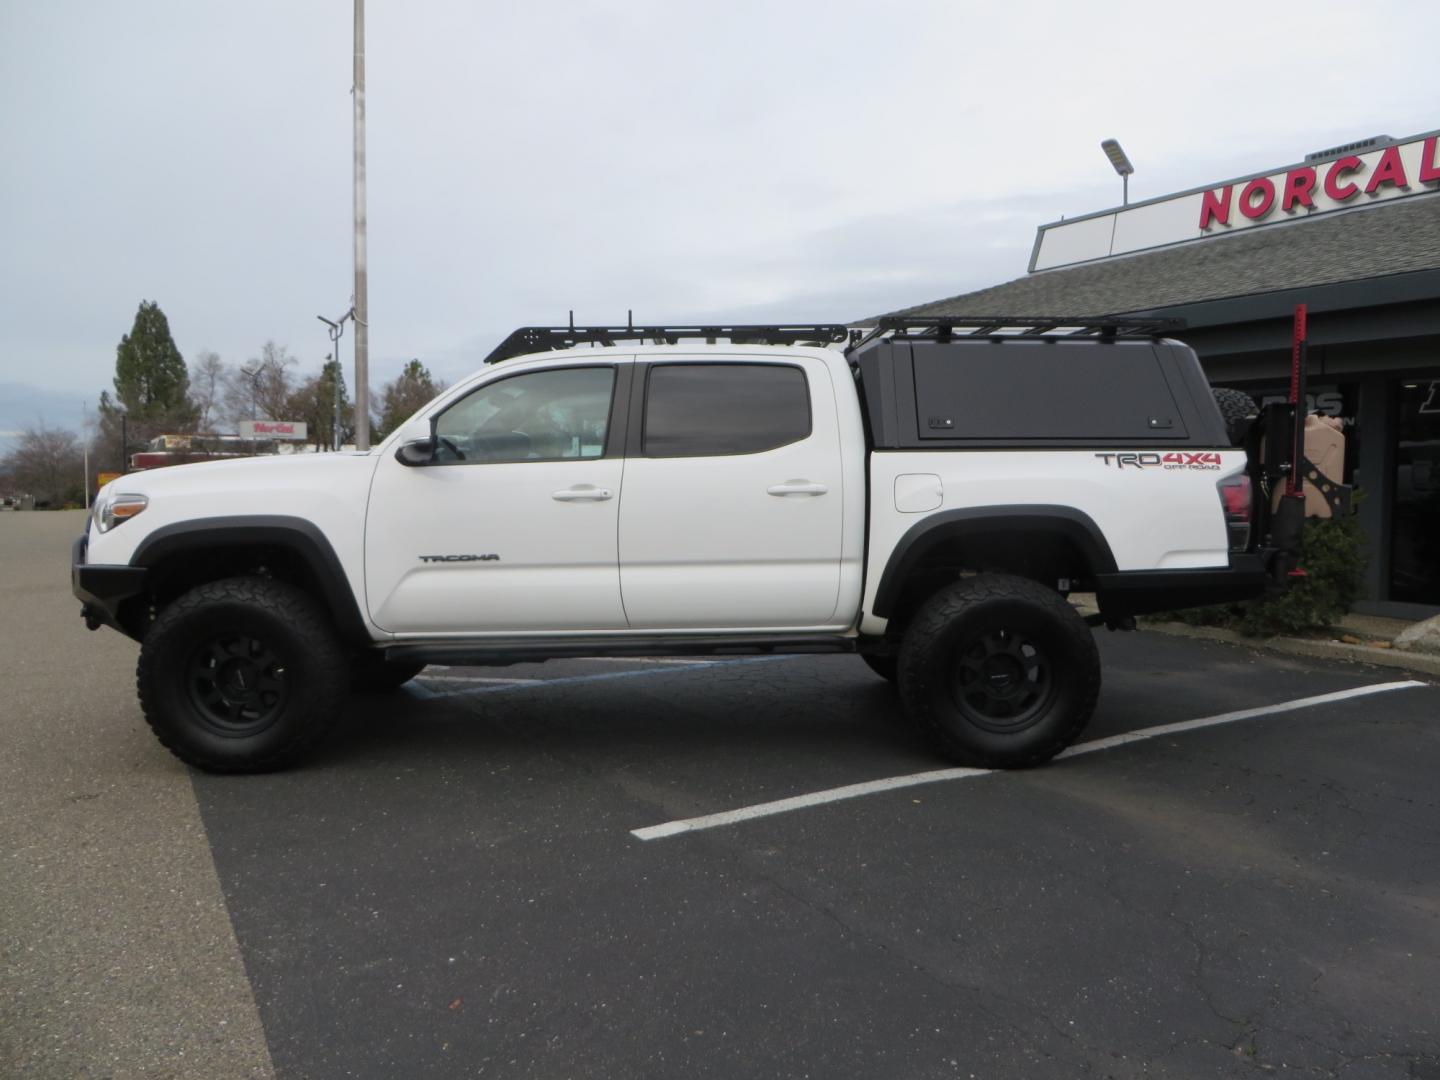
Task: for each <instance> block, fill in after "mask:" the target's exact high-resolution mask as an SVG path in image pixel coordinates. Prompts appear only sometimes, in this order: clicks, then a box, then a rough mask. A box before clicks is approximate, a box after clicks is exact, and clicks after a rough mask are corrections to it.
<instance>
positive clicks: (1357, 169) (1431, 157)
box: [1200, 135, 1440, 230]
mask: <svg viewBox="0 0 1440 1080" xmlns="http://www.w3.org/2000/svg"><path fill="white" fill-rule="evenodd" d="M1436 144H1437V139H1436V137H1435V136H1433V135H1432V136H1431V137H1430V138H1428V139H1426V140H1425V141H1424V142H1423V143H1421V144H1420V153H1419V158H1418V161H1417V162H1415V163H1414V165H1413V166H1412V168H1411V169H1409V170H1407V168H1406V163H1405V156H1404V155H1402V153H1401V150H1402V149H1408V147H1401V146H1388V147H1386V148H1385V149H1384V150H1383V151H1381V152H1380V157H1379V160H1378V161H1376V162H1375V163H1374V166H1373V168H1372V167H1369V166H1367V165H1366V163H1365V161H1364V160H1363V159H1361V158H1358V157H1356V156H1355V155H1353V154H1350V155H1347V156H1345V157H1341V158H1336V159H1335V160H1334V161H1331V162H1329V163H1327V164H1324V165H1319V166H1311V165H1302V166H1300V167H1299V168H1295V169H1291V170H1290V171H1289V172H1287V173H1285V174H1284V177H1283V179H1278V180H1277V178H1275V177H1270V176H1257V177H1255V179H1253V180H1250V181H1248V182H1247V183H1246V184H1245V185H1244V186H1243V187H1241V188H1240V193H1239V196H1238V197H1236V195H1235V188H1236V185H1235V184H1226V185H1225V186H1224V187H1223V188H1214V189H1212V190H1210V191H1207V192H1204V193H1203V194H1202V195H1201V200H1200V228H1201V229H1206V230H1208V229H1210V228H1212V227H1213V226H1215V225H1229V224H1230V223H1231V219H1230V215H1231V212H1232V211H1235V210H1238V211H1239V212H1240V214H1241V216H1242V217H1244V218H1247V219H1248V220H1250V221H1263V220H1264V219H1265V218H1267V217H1269V216H1270V215H1271V214H1272V213H1274V212H1275V210H1276V209H1277V208H1278V209H1279V210H1281V211H1283V212H1284V213H1287V214H1293V213H1294V212H1295V211H1297V210H1300V209H1302V208H1303V209H1305V210H1335V209H1339V207H1340V206H1343V205H1345V204H1346V203H1349V202H1352V201H1353V200H1354V199H1355V198H1356V197H1357V196H1358V195H1359V194H1360V193H1361V191H1364V193H1365V194H1366V195H1380V194H1382V193H1383V192H1384V191H1385V189H1386V188H1393V189H1395V190H1396V191H1408V190H1409V189H1410V187H1411V183H1412V181H1413V182H1414V183H1415V184H1433V183H1437V182H1440V160H1437V153H1440V147H1437V145H1436ZM1412 145H1413V144H1412ZM1317 200H1318V201H1317Z"/></svg>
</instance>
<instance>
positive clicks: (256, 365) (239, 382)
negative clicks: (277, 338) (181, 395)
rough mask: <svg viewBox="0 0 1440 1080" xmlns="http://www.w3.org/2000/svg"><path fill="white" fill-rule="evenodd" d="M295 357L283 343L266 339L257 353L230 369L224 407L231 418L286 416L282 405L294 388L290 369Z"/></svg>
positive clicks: (259, 418)
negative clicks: (277, 343)
mask: <svg viewBox="0 0 1440 1080" xmlns="http://www.w3.org/2000/svg"><path fill="white" fill-rule="evenodd" d="M294 366H295V358H294V357H293V356H291V355H290V352H289V350H288V349H286V348H285V346H284V345H276V344H275V343H274V342H273V341H267V342H266V343H265V345H264V347H263V348H261V350H260V355H259V356H252V357H251V358H250V360H249V361H248V362H247V363H245V364H244V365H242V366H241V367H240V368H238V369H237V370H235V371H232V372H231V373H230V379H229V381H228V385H227V386H226V388H225V392H224V395H223V397H224V405H225V411H226V413H227V415H228V417H229V419H231V420H232V421H234V420H288V419H290V418H289V417H287V416H286V415H285V408H286V406H287V404H288V403H289V401H290V395H291V394H293V393H294V392H295V380H294V376H293V374H292V373H291V371H290V369H291V368H293V367H294Z"/></svg>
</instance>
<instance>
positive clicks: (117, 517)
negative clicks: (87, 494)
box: [94, 495, 150, 533]
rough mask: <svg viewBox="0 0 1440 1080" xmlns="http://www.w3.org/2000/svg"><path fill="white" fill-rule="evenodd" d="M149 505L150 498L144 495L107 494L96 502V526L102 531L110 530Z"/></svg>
mask: <svg viewBox="0 0 1440 1080" xmlns="http://www.w3.org/2000/svg"><path fill="white" fill-rule="evenodd" d="M149 505H150V500H149V499H147V498H146V497H145V496H144V495H107V496H106V497H105V498H103V499H99V500H97V501H96V503H95V512H94V518H95V527H96V528H97V529H99V530H100V531H101V532H102V533H103V532H109V531H110V530H111V529H113V528H114V527H115V526H116V525H119V524H121V523H122V522H125V521H128V520H130V519H131V518H132V517H134V516H135V515H136V514H138V513H140V511H142V510H144V509H145V507H147V506H149Z"/></svg>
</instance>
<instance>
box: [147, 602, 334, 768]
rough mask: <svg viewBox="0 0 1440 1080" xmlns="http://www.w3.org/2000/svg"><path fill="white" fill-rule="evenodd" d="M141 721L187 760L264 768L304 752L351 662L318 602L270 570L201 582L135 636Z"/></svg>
mask: <svg viewBox="0 0 1440 1080" xmlns="http://www.w3.org/2000/svg"><path fill="white" fill-rule="evenodd" d="M135 674H136V685H137V689H138V690H139V693H140V708H141V710H142V711H143V712H144V714H145V720H146V722H147V723H148V724H149V725H150V728H151V730H153V731H154V732H155V735H156V737H157V738H158V739H159V740H160V742H161V743H162V744H163V745H164V746H165V747H166V749H168V750H169V751H170V752H171V753H173V754H174V755H175V756H176V757H178V758H179V759H180V760H181V761H184V762H185V763H186V764H188V765H194V766H196V767H197V768H201V769H205V770H207V771H209V772H227V773H237V772H263V771H266V770H269V769H279V768H284V767H285V766H287V765H293V764H295V763H296V762H298V761H300V760H302V759H303V758H305V757H306V756H307V755H309V754H310V753H311V752H312V751H313V750H314V749H315V747H316V746H318V745H319V743H320V741H321V740H322V739H323V738H324V737H325V735H326V734H328V733H329V731H330V730H331V728H333V727H334V725H335V722H336V721H337V720H338V719H339V715H340V705H341V703H342V702H343V700H344V697H345V691H346V690H347V688H348V683H349V667H348V664H347V657H346V655H345V652H344V650H343V649H342V648H341V646H340V642H339V640H338V638H337V637H336V634H335V628H334V625H333V623H332V621H331V619H330V617H329V613H328V612H327V611H326V609H325V608H324V607H323V606H322V605H321V604H319V603H318V602H317V601H316V600H315V598H314V597H312V596H310V595H308V594H307V593H305V592H304V591H302V590H301V589H299V588H297V587H296V586H294V585H291V584H288V583H287V582H283V581H277V580H275V579H273V578H269V577H260V576H252V577H235V578H225V579H223V580H220V581H211V582H207V583H206V584H204V585H199V586H197V587H195V588H194V589H191V590H190V591H189V592H187V593H185V594H184V595H183V596H180V597H178V598H177V599H175V600H172V601H171V602H170V603H169V604H167V605H166V606H165V607H164V608H162V609H161V611H160V613H159V614H158V615H157V616H156V618H155V621H154V622H153V623H151V625H150V628H149V630H148V631H147V632H146V634H145V639H144V641H142V642H141V644H140V659H139V662H138V663H137V665H136V672H135Z"/></svg>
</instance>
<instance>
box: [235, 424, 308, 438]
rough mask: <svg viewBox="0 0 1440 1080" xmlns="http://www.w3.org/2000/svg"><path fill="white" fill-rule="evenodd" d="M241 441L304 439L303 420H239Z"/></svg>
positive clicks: (305, 435) (305, 434)
mask: <svg viewBox="0 0 1440 1080" xmlns="http://www.w3.org/2000/svg"><path fill="white" fill-rule="evenodd" d="M240 437H241V438H242V439H302V440H303V439H305V438H306V437H307V433H306V431H305V421H303V420H241V421H240Z"/></svg>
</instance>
